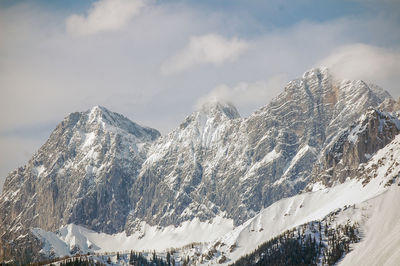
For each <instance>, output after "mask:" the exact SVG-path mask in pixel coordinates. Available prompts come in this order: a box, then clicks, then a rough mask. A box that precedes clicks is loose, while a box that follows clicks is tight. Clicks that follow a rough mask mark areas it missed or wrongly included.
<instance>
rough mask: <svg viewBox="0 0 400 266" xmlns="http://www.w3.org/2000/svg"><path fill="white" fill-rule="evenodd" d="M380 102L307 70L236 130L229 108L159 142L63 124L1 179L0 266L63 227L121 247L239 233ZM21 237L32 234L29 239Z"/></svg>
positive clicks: (81, 119)
mask: <svg viewBox="0 0 400 266" xmlns="http://www.w3.org/2000/svg"><path fill="white" fill-rule="evenodd" d="M390 98H391V96H390V95H389V94H388V93H387V92H385V91H384V90H382V89H380V88H378V87H377V86H374V85H371V84H366V83H365V82H362V81H342V82H336V81H335V80H334V79H333V78H332V76H331V75H330V73H329V71H328V70H327V69H324V68H320V69H318V68H316V69H312V70H310V71H308V72H306V73H305V74H304V75H303V76H302V77H301V78H299V79H296V80H294V81H292V82H289V83H288V85H287V86H286V87H285V89H284V91H283V92H282V93H281V94H280V95H279V96H278V97H276V98H275V99H273V100H272V101H271V102H270V103H269V104H268V105H266V106H265V107H262V108H260V109H259V110H258V111H256V112H255V113H253V114H252V115H250V116H249V117H247V118H241V117H240V116H239V114H238V112H237V110H236V108H235V107H234V106H232V105H231V104H228V103H219V102H214V103H209V104H206V105H204V106H203V107H202V108H200V110H198V111H196V112H194V113H193V114H191V115H189V116H188V117H187V118H186V119H185V121H184V122H183V123H182V124H181V125H180V126H179V127H178V128H176V129H175V130H173V131H172V132H171V133H169V134H167V135H165V136H162V137H159V133H158V131H156V130H154V129H150V128H146V127H142V126H139V125H137V124H135V123H133V122H131V121H130V120H128V119H127V118H125V117H123V116H122V115H119V114H116V113H113V112H111V111H109V110H107V109H106V108H103V107H94V108H92V109H91V110H88V111H87V112H82V113H73V114H70V115H69V116H68V117H66V118H65V119H64V120H63V121H62V122H61V123H60V124H59V125H58V126H57V128H56V129H55V130H54V132H53V133H52V134H51V136H50V138H49V139H48V141H47V142H46V143H45V144H44V145H43V146H42V147H41V149H40V150H39V151H38V152H37V154H35V155H34V156H33V158H32V159H31V160H30V161H29V162H28V163H27V164H26V165H25V166H24V167H21V168H19V169H17V170H15V171H14V172H12V173H11V174H10V175H9V176H8V177H7V180H6V183H5V185H4V193H3V194H2V195H1V196H0V244H1V245H4V246H5V248H3V249H0V259H2V258H5V257H14V258H15V257H17V258H21V257H23V254H27V255H26V256H27V258H26V261H28V260H29V259H31V260H32V258H29V256H30V255H32V254H38V251H39V250H40V249H42V246H41V244H42V243H40V241H38V239H37V238H36V236H37V235H38V232H53V233H54V232H56V231H57V230H61V229H60V228H64V227H65V226H68V225H71V224H74V225H79V226H81V227H84V228H87V229H90V230H93V231H95V232H97V233H105V234H108V235H112V234H117V233H121V234H126V235H127V237H128V238H129V236H130V235H132V236H135V235H137V234H140V232H145V231H146V230H147V229H146V228H150V227H151V228H157V227H160V228H159V230H160V231H157V232H162V230H163V229H166V228H169V226H174V227H176V228H180V227H182V226H183V225H184V224H187V223H190V222H193V221H198V222H200V223H201V224H208V223H209V222H210V221H213V220H215V219H216V218H217V217H223V218H224V219H225V220H229V221H231V220H233V224H234V226H242V224H243V223H244V222H246V221H248V220H249V219H251V218H252V217H255V216H256V215H258V214H259V212H260V211H261V210H263V209H264V208H266V207H268V206H270V205H271V204H273V203H274V202H276V201H278V200H280V199H282V198H287V197H291V196H294V195H296V194H298V193H299V192H300V191H303V189H304V188H305V186H306V185H307V184H309V182H310V180H311V175H312V171H311V170H312V168H313V165H314V164H315V162H316V161H317V160H318V159H319V158H321V157H322V156H323V155H324V152H325V151H326V150H327V149H328V147H332V146H334V145H335V143H338V141H339V140H340V136H342V135H343V134H344V133H343V132H346V130H347V129H348V127H349V126H350V125H352V123H354V121H356V120H357V119H358V118H359V117H360V116H361V115H362V114H364V113H365V112H366V111H367V110H368V108H370V107H371V106H372V107H377V106H379V105H380V104H381V103H382V102H383V101H385V100H386V101H387V99H390ZM386 105H388V106H389V105H390V104H389V103H388V104H386ZM390 106H392V105H390ZM393 106H394V105H393ZM368 121H369V120H368ZM371 121H372V120H371ZM389 124H390V123H388V124H387V125H389ZM391 128H392V129H394V128H395V127H391ZM371 129H375V127H374V125H372V126H371ZM382 129H383V131H384V132H386V133H388V135H387V136H388V138H387V139H384V141H382V143H381V144H379V145H377V146H376V147H378V148H381V147H383V146H384V145H386V144H387V143H388V142H389V141H390V140H392V139H393V137H394V135H395V134H397V131H389V127H385V126H384V127H382ZM396 129H397V127H396ZM357 132H358V131H357ZM360 132H361V131H360ZM365 132H366V134H367V137H368V135H369V134H370V131H368V130H367V131H365ZM371 132H372V131H371ZM389 133H391V134H392V135H390V137H389ZM357 134H358V133H357ZM353 135H354V134H353ZM353 135H352V136H353ZM382 136H385V137H386V135H379V134H378V135H377V138H381V137H382ZM358 140H359V144H360V145H361V146H362V141H361V138H358ZM366 140H368V138H367V139H366ZM362 147H364V146H362ZM378 148H377V149H378ZM370 156H372V153H371V154H370ZM356 169H358V168H356ZM346 178H347V176H345V177H344V179H346ZM344 179H343V180H344ZM313 180H314V179H313ZM343 180H340V181H341V182H342V181H343ZM315 184H317V183H315ZM321 184H322V183H321V182H320V183H319V187H321ZM323 185H325V184H323ZM317 188H318V187H317ZM318 193H320V192H318ZM332 195H333V196H334V194H332ZM328 207H329V206H328ZM328 207H327V208H328ZM328 209H329V208H328ZM211 224H212V223H211ZM32 228H39V229H38V230H36V231H35V233H36V234H35V235H34V234H33V233H32V231H31V229H32ZM74 228H77V227H74ZM211 228H214V227H213V226H211V227H210V228H209V229H210V230H214V229H211ZM215 228H217V227H215ZM85 230H86V229H85ZM149 230H150V229H149ZM157 230H158V229H157ZM207 230H208V229H207ZM2 232H4V233H2ZM149 232H150V231H149ZM204 234H206V233H204ZM148 235H151V234H150V233H149V234H148ZM178 235H179V234H178ZM178 235H177V236H178ZM25 236H26V237H25ZM156 236H157V234H156V235H154V237H155V238H156ZM201 239H203V238H199V241H202V240H201ZM208 240H210V239H209V238H208ZM33 242H34V244H32V245H31V246H32V250H28V251H27V249H26V248H27V246H28V245H30V244H27V243H33ZM139 242H140V241H139ZM179 243H180V242H179ZM179 243H177V244H179ZM185 243H186V242H185ZM181 244H184V243H181ZM96 245H97V244H96ZM88 246H90V245H88ZM13 252H14V253H13ZM24 259H25V258H24ZM34 259H38V257H34Z"/></svg>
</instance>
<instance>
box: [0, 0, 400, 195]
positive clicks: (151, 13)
mask: <svg viewBox="0 0 400 266" xmlns="http://www.w3.org/2000/svg"><path fill="white" fill-rule="evenodd" d="M399 28H400V1H398V0H324V1H321V0H298V1H289V0H250V1H249V0H247V1H244V0H243V1H241V0H224V1H220V0H204V1H195V0H164V1H162V0H150V1H148V0H97V1H78V0H71V1H53V0H31V1H20V0H0V36H1V37H0V96H1V97H0V150H1V153H0V189H1V187H2V184H3V182H4V179H5V177H6V176H7V174H8V173H9V172H10V171H12V170H14V169H15V168H17V167H19V166H22V165H24V164H25V163H26V162H27V161H28V160H29V158H31V156H32V155H33V154H34V153H35V152H36V151H37V150H38V149H39V148H40V146H41V145H42V144H43V143H44V142H45V141H46V139H47V138H48V136H49V135H50V133H51V131H52V130H53V129H54V128H55V127H56V125H57V124H58V123H59V122H60V121H61V120H62V119H63V118H64V117H65V116H67V115H68V114H69V113H71V112H75V111H85V110H88V109H90V108H91V107H93V106H95V105H102V106H105V107H106V108H108V109H110V110H112V111H115V112H118V113H121V114H123V115H125V116H127V117H128V118H130V119H131V120H132V121H134V122H137V123H139V124H142V125H146V126H150V127H153V128H156V129H158V130H159V131H160V132H161V133H162V134H167V133H168V132H169V131H170V130H172V129H173V128H175V127H177V126H178V125H179V124H180V122H181V121H183V119H184V118H185V117H186V116H187V115H189V114H190V113H191V112H193V111H194V110H195V109H196V108H198V106H199V105H201V104H202V103H203V102H205V101H209V100H213V99H215V98H217V99H219V100H226V101H230V102H232V103H233V104H235V105H236V107H237V108H238V110H239V112H240V113H241V115H242V116H247V115H249V114H250V113H251V112H253V111H254V110H256V109H257V108H259V107H261V106H264V105H266V104H267V103H268V102H269V101H270V100H271V99H272V98H273V97H274V96H276V95H278V94H279V93H280V92H281V91H282V90H283V88H284V86H285V84H286V83H287V82H288V81H290V80H292V79H294V78H297V77H300V76H301V75H302V74H303V73H304V72H305V71H307V70H309V69H311V68H313V67H319V66H326V67H328V68H330V69H331V71H332V72H333V73H334V74H336V75H337V76H338V77H340V78H346V79H363V80H365V81H368V82H373V83H375V84H377V85H379V86H381V87H383V88H385V89H386V90H388V91H389V92H390V93H391V94H392V96H393V97H395V98H398V97H399V96H400V87H399V85H398V84H400V30H399Z"/></svg>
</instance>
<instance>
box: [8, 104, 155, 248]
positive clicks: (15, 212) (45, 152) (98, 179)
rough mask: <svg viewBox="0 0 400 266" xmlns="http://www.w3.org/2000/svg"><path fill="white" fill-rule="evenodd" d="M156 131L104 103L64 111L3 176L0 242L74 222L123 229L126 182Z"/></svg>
mask: <svg viewBox="0 0 400 266" xmlns="http://www.w3.org/2000/svg"><path fill="white" fill-rule="evenodd" d="M159 136H160V133H159V132H158V131H157V130H155V129H151V128H146V127H141V126H139V125H137V124H135V123H133V122H131V121H130V120H129V119H127V118H125V117H124V116H122V115H120V114H117V113H113V112H110V111H108V110H107V109H105V108H104V107H99V106H96V107H94V108H92V109H91V110H89V111H87V112H82V113H71V114H70V115H68V116H67V117H66V118H65V119H64V120H63V121H62V122H61V123H60V124H59V125H58V126H57V127H56V129H55V130H54V131H53V132H52V134H51V135H50V137H49V139H48V140H47V142H46V143H45V144H44V145H43V146H42V147H41V148H40V149H39V151H38V152H37V153H36V154H35V155H34V156H33V158H32V159H31V160H30V161H29V162H28V163H27V164H26V165H25V166H23V167H20V168H18V169H17V170H15V171H13V172H12V173H10V175H9V176H8V177H7V179H6V182H5V184H4V190H3V193H2V195H1V197H0V214H1V215H0V229H1V230H0V232H5V233H3V235H1V236H0V245H2V246H7V241H8V240H7V239H13V238H14V236H19V237H20V236H21V235H26V234H27V232H25V231H27V230H26V229H27V228H32V227H39V228H43V229H45V230H48V231H54V230H57V229H58V228H60V227H61V226H62V225H65V224H69V223H75V224H80V225H84V226H86V227H88V228H92V229H94V230H98V231H103V232H109V233H113V232H118V231H121V230H123V228H124V226H125V219H126V216H127V214H128V213H129V211H130V195H129V191H130V187H131V186H132V184H133V182H134V180H135V178H136V176H137V174H138V173H139V171H140V168H141V165H142V163H143V162H144V160H145V158H146V151H147V148H148V143H150V142H152V141H154V140H155V139H156V138H158V137H159ZM28 231H29V230H28ZM27 236H28V235H27ZM20 240H21V241H22V240H23V239H20ZM7 250H8V252H12V251H16V250H15V248H13V247H9V248H7ZM0 252H1V251H0ZM0 255H1V254H0Z"/></svg>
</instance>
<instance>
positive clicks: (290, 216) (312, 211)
mask: <svg viewBox="0 0 400 266" xmlns="http://www.w3.org/2000/svg"><path fill="white" fill-rule="evenodd" d="M378 164H379V166H378V167H376V165H378ZM362 168H363V170H364V171H366V172H368V173H370V174H371V175H372V176H373V178H370V179H369V178H368V176H364V177H363V178H359V179H348V180H347V181H346V182H344V183H343V184H339V185H336V186H334V187H330V188H325V189H321V190H318V191H314V192H307V193H302V194H299V195H296V196H293V197H290V198H286V199H282V200H280V201H278V202H276V203H274V204H272V205H271V206H269V207H268V208H265V209H263V210H262V211H261V212H260V213H259V214H258V215H256V216H255V217H254V218H252V219H250V220H249V221H247V222H245V223H244V224H243V225H240V226H238V227H236V228H233V224H232V221H230V220H226V219H222V218H218V219H215V220H214V221H212V222H211V223H201V222H199V221H193V222H189V223H185V224H183V225H182V226H181V227H178V228H174V227H172V226H171V227H167V228H165V229H157V228H154V227H149V226H145V228H146V229H145V231H144V232H143V235H142V237H140V236H138V235H132V236H130V237H127V236H126V235H125V234H124V233H120V234H116V235H107V234H104V233H102V234H99V233H95V232H93V231H90V230H87V229H84V228H82V227H79V226H76V225H68V226H66V227H64V228H62V229H61V230H60V232H59V233H58V234H54V233H49V232H44V231H43V230H39V229H33V231H34V232H35V234H37V235H38V236H40V237H41V238H43V240H45V241H44V242H45V243H46V245H45V248H44V249H43V252H49V251H51V250H52V251H53V252H55V253H56V254H57V255H58V256H61V255H64V254H68V252H69V250H71V248H72V247H73V246H74V245H76V247H79V248H81V249H82V251H85V252H86V251H96V252H106V251H123V250H129V249H136V250H153V249H155V250H156V251H157V252H161V253H160V254H163V253H162V251H163V250H164V251H166V250H167V249H169V248H172V247H183V246H185V245H187V244H189V243H191V242H203V243H202V244H199V243H195V244H194V246H193V247H192V246H189V247H187V248H183V249H181V250H180V251H178V253H177V262H179V257H183V258H186V257H187V256H190V259H191V261H192V263H193V264H213V263H218V262H220V261H221V257H222V256H225V257H226V260H225V262H224V263H222V264H230V263H232V262H234V261H236V260H237V259H239V258H240V257H241V256H243V255H245V254H248V253H250V252H252V251H253V250H255V249H256V248H257V247H258V246H259V245H260V244H262V243H264V242H266V241H267V240H269V239H271V238H272V237H275V236H277V235H279V234H281V233H282V232H284V231H286V230H289V229H292V228H294V227H296V226H299V225H302V224H305V223H307V222H310V221H318V220H322V219H324V217H326V216H327V215H329V214H330V213H331V212H333V211H338V210H342V211H338V213H339V214H338V215H336V220H335V223H336V224H344V223H346V222H348V221H350V222H353V223H354V222H356V223H358V224H359V226H360V230H361V232H362V234H361V235H362V237H361V242H359V243H357V244H353V245H352V246H351V250H352V251H351V252H350V253H349V254H348V255H347V256H345V257H344V259H343V260H342V261H340V264H343V265H396V262H398V261H399V260H400V252H399V247H400V224H399V223H398V221H399V218H400V208H399V206H398V204H399V202H400V183H399V181H400V178H399V173H400V135H398V136H397V137H396V138H395V139H394V140H393V141H392V142H391V143H390V144H388V145H387V146H386V147H385V148H383V149H381V150H379V151H378V152H377V153H376V154H375V155H374V156H373V157H372V158H371V159H370V160H369V161H368V163H366V164H365V165H363V166H362ZM388 169H391V170H390V171H388ZM348 206H352V207H351V208H347V207H348ZM155 239H157V241H155ZM207 242H208V243H207ZM89 246H91V248H89ZM210 251H211V253H212V256H208V258H209V259H205V258H206V257H207V255H208V254H210Z"/></svg>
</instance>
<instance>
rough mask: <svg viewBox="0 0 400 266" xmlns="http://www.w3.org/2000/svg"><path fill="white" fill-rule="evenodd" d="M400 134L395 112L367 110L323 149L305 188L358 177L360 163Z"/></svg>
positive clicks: (332, 183) (329, 184) (309, 188)
mask: <svg viewBox="0 0 400 266" xmlns="http://www.w3.org/2000/svg"><path fill="white" fill-rule="evenodd" d="M399 133H400V121H399V117H398V116H397V115H396V114H395V113H392V114H391V113H386V112H382V111H379V110H376V109H372V108H371V109H369V110H368V111H367V112H366V113H365V114H364V115H363V116H362V117H361V118H360V119H359V120H358V121H357V122H355V123H354V124H353V125H351V126H350V127H349V128H348V129H347V130H345V131H344V132H342V133H341V134H340V135H339V137H338V138H337V141H336V142H334V143H333V145H330V146H328V147H327V148H326V149H325V152H324V154H323V156H321V159H320V161H319V162H318V163H317V164H315V166H314V169H313V180H312V182H310V184H309V185H308V187H307V190H312V189H313V188H315V184H317V187H320V186H321V185H322V186H324V187H330V186H332V185H334V184H336V183H343V182H344V181H345V180H346V178H348V177H359V176H360V174H359V173H360V169H359V168H360V164H363V163H366V162H367V161H368V160H369V159H370V158H371V157H372V156H373V155H374V154H375V153H376V152H377V151H378V150H380V149H382V148H383V147H385V146H386V145H387V144H389V143H390V142H391V141H392V140H393V139H394V138H395V136H396V135H397V134H399Z"/></svg>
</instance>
